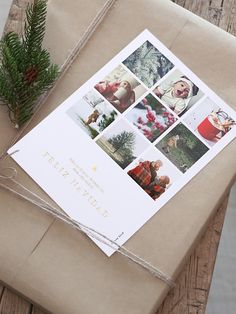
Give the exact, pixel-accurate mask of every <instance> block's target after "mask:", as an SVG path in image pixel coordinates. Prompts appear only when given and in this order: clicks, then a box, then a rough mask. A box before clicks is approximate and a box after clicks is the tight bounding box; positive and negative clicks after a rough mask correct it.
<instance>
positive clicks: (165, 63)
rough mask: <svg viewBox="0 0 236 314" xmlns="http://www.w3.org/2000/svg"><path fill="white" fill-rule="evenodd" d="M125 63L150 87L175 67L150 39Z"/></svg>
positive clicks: (124, 62)
mask: <svg viewBox="0 0 236 314" xmlns="http://www.w3.org/2000/svg"><path fill="white" fill-rule="evenodd" d="M123 64H124V65H125V66H126V67H127V68H128V69H129V70H130V71H131V72H133V73H134V75H136V76H137V77H138V78H139V79H140V80H141V81H142V82H143V83H144V84H145V85H146V86H148V87H149V88H150V87H152V86H153V85H154V84H155V83H156V82H157V81H159V80H160V79H161V78H162V77H163V76H165V75H166V74H167V73H168V72H169V71H170V70H171V69H172V68H173V67H174V65H173V64H172V63H171V62H170V61H169V60H168V59H167V58H166V57H165V56H164V55H163V54H162V53H161V52H160V51H159V50H158V49H157V48H155V47H154V46H153V45H152V44H151V43H150V42H149V41H146V42H145V43H144V44H143V45H142V46H140V47H139V48H138V49H137V50H135V51H134V52H133V53H132V54H131V55H130V56H129V57H128V58H127V59H126V60H124V61H123Z"/></svg>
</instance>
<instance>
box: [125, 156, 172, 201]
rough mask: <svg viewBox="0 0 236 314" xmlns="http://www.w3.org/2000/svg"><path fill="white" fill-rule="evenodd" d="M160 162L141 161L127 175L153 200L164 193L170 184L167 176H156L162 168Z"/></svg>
mask: <svg viewBox="0 0 236 314" xmlns="http://www.w3.org/2000/svg"><path fill="white" fill-rule="evenodd" d="M162 165H163V164H162V161H161V160H156V161H148V160H147V161H143V162H139V164H138V165H137V166H136V167H135V168H133V169H131V170H129V171H128V175H129V176H130V177H131V178H132V179H133V180H134V181H135V182H136V183H137V184H138V185H139V186H140V187H141V188H142V189H143V190H144V191H145V192H146V193H147V194H148V195H149V196H151V197H152V198H153V199H154V200H156V199H157V198H158V197H159V196H160V195H161V194H162V193H164V192H165V190H166V187H167V185H168V184H169V183H170V178H169V177H168V176H160V177H158V176H157V171H158V170H159V169H160V167H161V166H162Z"/></svg>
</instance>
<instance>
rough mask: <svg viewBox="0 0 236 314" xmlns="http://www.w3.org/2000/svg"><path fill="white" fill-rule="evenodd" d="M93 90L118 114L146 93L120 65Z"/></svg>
mask: <svg viewBox="0 0 236 314" xmlns="http://www.w3.org/2000/svg"><path fill="white" fill-rule="evenodd" d="M95 88H96V90H97V91H99V93H100V94H101V95H103V96H104V97H105V98H106V99H107V100H108V101H109V102H110V103H111V104H112V105H113V106H114V107H115V108H116V109H117V110H118V111H120V112H124V111H125V110H126V109H127V108H129V107H130V106H131V105H132V104H133V103H134V102H135V101H136V100H137V99H138V98H140V97H141V96H142V95H143V94H144V93H145V92H146V89H145V87H144V86H143V85H142V84H141V83H140V82H138V81H137V79H136V78H135V77H134V76H133V75H132V74H131V73H129V72H128V71H127V69H126V68H125V67H124V66H123V65H121V64H120V65H119V66H118V67H116V68H115V69H114V70H113V71H112V72H110V73H109V74H108V75H106V77H104V79H102V80H101V81H100V82H98V83H97V84H96V85H95Z"/></svg>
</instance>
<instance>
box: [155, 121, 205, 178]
mask: <svg viewBox="0 0 236 314" xmlns="http://www.w3.org/2000/svg"><path fill="white" fill-rule="evenodd" d="M156 147H157V148H158V149H159V150H160V151H161V152H162V153H163V154H164V155H165V156H166V157H167V158H168V159H169V160H170V161H171V162H172V163H173V164H174V165H175V166H176V167H177V168H178V169H179V170H180V171H181V172H183V173H184V172H186V171H187V170H188V169H189V168H190V167H191V166H192V165H194V164H195V162H196V161H198V160H199V159H200V158H201V157H202V156H203V155H204V154H205V153H206V152H207V151H208V148H207V146H206V145H205V144H203V143H202V142H201V141H200V140H199V139H198V138H197V137H196V136H195V135H194V134H193V133H192V132H191V131H190V130H189V129H188V128H186V126H184V125H183V124H182V123H179V124H178V125H177V126H176V127H175V128H174V129H173V130H171V131H170V132H169V133H168V134H167V135H166V136H165V137H164V138H163V139H162V140H161V141H160V142H158V144H157V145H156Z"/></svg>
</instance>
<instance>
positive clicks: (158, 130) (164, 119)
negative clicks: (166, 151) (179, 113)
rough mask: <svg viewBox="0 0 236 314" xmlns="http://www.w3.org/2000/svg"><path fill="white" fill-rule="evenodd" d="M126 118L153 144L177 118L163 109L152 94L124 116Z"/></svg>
mask: <svg viewBox="0 0 236 314" xmlns="http://www.w3.org/2000/svg"><path fill="white" fill-rule="evenodd" d="M126 118H127V119H128V120H129V121H130V122H132V123H133V125H134V126H135V127H136V128H137V129H138V130H139V131H140V132H141V133H142V134H143V135H144V136H146V138H147V139H149V141H150V142H154V141H155V140H156V139H157V138H158V137H159V136H160V135H161V134H162V133H163V132H165V130H167V129H168V128H169V127H170V126H171V125H172V124H173V123H174V122H176V121H177V118H176V117H175V116H174V115H173V114H172V113H171V112H170V111H169V110H168V109H166V107H164V106H163V105H162V104H161V103H160V102H159V101H158V100H157V99H156V98H155V97H154V96H153V95H152V94H149V95H147V96H146V97H145V98H143V99H142V100H141V101H140V102H139V103H138V104H137V105H136V106H135V107H134V108H132V109H131V110H130V111H129V112H128V113H127V115H126Z"/></svg>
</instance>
